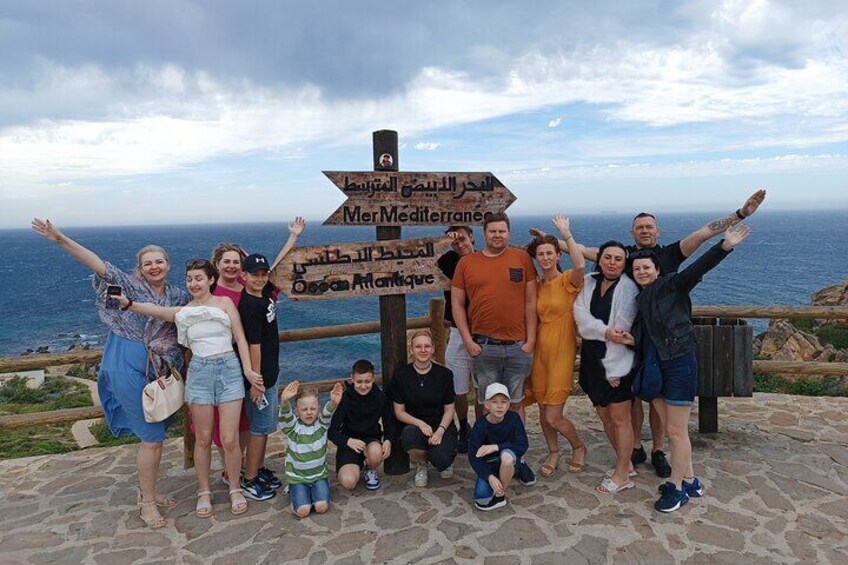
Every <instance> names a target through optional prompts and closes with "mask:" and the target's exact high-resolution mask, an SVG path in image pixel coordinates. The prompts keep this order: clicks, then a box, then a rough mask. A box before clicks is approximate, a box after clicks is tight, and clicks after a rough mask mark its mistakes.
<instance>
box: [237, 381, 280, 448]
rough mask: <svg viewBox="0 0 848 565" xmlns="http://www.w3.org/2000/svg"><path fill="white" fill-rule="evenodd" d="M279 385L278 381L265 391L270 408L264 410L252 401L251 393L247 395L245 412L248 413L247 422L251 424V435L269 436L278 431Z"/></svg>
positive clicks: (245, 397) (245, 396)
mask: <svg viewBox="0 0 848 565" xmlns="http://www.w3.org/2000/svg"><path fill="white" fill-rule="evenodd" d="M279 385H280V381H279V380H278V381H277V382H276V383H274V386H272V387H270V388H267V389H265V398H267V399H268V406H266V407H265V408H263V409H262V410H260V409H259V407H258V406H256V403H255V402H253V400H251V399H250V392H249V391H248V392H246V393H245V395H244V411H245V412H246V413H247V421H248V423H249V424H250V435H252V436H267V435H271V434H272V433H274V432H276V431H277V416H278V414H277V413H278V412H279V411H280V398H279V396H278V395H277V392H278V391H279V389H280V386H279Z"/></svg>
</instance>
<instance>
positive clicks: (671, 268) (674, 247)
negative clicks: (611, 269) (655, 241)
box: [626, 241, 686, 277]
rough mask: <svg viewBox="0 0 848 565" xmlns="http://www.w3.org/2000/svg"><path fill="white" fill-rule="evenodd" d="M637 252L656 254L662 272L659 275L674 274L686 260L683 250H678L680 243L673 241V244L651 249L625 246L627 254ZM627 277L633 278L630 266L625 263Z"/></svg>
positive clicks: (656, 246)
mask: <svg viewBox="0 0 848 565" xmlns="http://www.w3.org/2000/svg"><path fill="white" fill-rule="evenodd" d="M637 251H653V252H654V253H656V255H657V258H658V259H659V260H660V269H661V270H662V273H660V274H661V275H670V274H671V273H676V272H677V269H679V268H680V264H681V263H683V261H685V260H686V256H685V255H683V250H681V249H680V242H679V241H675V242H674V243H670V244H668V245H655V246H653V247H641V248H640V247H636V246H635V245H628V246H627V253H628V254H633V253H635V252H637ZM626 272H627V275H628V276H630V277H632V276H633V269H632V265H631V264H630V263H629V262H628V263H627V271H626Z"/></svg>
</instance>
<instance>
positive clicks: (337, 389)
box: [330, 382, 344, 406]
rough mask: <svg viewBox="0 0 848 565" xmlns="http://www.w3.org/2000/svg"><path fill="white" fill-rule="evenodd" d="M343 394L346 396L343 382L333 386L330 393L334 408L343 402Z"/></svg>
mask: <svg viewBox="0 0 848 565" xmlns="http://www.w3.org/2000/svg"><path fill="white" fill-rule="evenodd" d="M342 394H344V385H342V383H341V382H337V383H336V384H334V385H333V390H331V391H330V402H331V403H332V404H333V406H338V405H339V403H340V402H341V401H342Z"/></svg>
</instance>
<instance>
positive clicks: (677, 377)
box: [659, 352, 698, 406]
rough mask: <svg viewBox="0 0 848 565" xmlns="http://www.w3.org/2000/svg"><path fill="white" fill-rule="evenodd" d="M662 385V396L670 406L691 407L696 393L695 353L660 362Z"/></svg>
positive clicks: (696, 360) (696, 365)
mask: <svg viewBox="0 0 848 565" xmlns="http://www.w3.org/2000/svg"><path fill="white" fill-rule="evenodd" d="M659 364H660V372H661V373H662V379H663V385H662V396H663V398H664V399H665V403H666V404H671V405H672V406H692V405H693V404H694V403H695V395H696V394H697V392H698V359H697V358H696V357H695V353H694V352H692V353H687V354H686V355H683V356H682V357H677V358H675V359H669V360H668V361H662V360H660V362H659Z"/></svg>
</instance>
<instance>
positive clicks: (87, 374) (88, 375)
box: [65, 363, 97, 381]
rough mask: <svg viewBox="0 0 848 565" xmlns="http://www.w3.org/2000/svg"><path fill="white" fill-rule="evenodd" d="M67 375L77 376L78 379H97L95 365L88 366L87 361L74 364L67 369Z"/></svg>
mask: <svg viewBox="0 0 848 565" xmlns="http://www.w3.org/2000/svg"><path fill="white" fill-rule="evenodd" d="M65 375H67V376H68V377H76V378H78V379H86V380H89V381H96V380H97V373H96V372H95V371H94V365H92V366H88V365H86V364H85V363H80V364H78V365H73V366H72V367H71V368H70V369H68V370H67V371H65Z"/></svg>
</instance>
